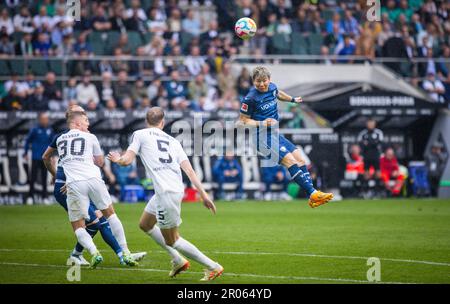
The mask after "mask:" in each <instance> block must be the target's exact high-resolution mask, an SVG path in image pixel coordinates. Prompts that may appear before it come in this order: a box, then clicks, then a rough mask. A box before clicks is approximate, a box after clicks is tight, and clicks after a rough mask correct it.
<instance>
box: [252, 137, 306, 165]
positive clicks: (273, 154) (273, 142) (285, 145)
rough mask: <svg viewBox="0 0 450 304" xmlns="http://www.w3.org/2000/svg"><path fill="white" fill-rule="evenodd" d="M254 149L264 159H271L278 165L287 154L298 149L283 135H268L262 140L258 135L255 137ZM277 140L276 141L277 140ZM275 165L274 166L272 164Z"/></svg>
mask: <svg viewBox="0 0 450 304" xmlns="http://www.w3.org/2000/svg"><path fill="white" fill-rule="evenodd" d="M256 138H257V144H256V149H257V150H258V152H259V153H260V154H262V155H263V156H264V157H265V158H266V159H272V160H274V161H277V163H278V164H279V163H280V162H281V160H282V159H283V158H284V157H285V156H286V155H287V154H289V153H292V152H294V151H295V150H296V149H298V148H297V147H296V146H295V145H294V144H293V143H291V142H290V141H289V140H287V139H286V137H284V136H283V135H281V134H279V133H278V132H277V133H272V134H268V135H267V136H266V137H265V138H266V140H264V138H263V137H262V136H260V133H258V135H257V137H256ZM277 139H278V140H277ZM274 165H275V164H274Z"/></svg>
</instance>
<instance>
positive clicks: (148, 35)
mask: <svg viewBox="0 0 450 304" xmlns="http://www.w3.org/2000/svg"><path fill="white" fill-rule="evenodd" d="M152 38H153V33H151V32H146V33H145V34H143V35H142V42H143V43H144V44H147V43H150V41H152Z"/></svg>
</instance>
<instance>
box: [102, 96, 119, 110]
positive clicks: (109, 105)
mask: <svg viewBox="0 0 450 304" xmlns="http://www.w3.org/2000/svg"><path fill="white" fill-rule="evenodd" d="M116 109H117V103H116V101H115V100H114V98H110V99H108V100H107V101H106V102H105V110H108V111H114V110H116Z"/></svg>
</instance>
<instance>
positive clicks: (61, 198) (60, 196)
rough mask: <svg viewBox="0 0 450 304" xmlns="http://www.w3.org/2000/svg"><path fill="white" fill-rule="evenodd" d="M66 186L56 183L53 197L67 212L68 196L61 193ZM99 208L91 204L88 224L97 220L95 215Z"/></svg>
mask: <svg viewBox="0 0 450 304" xmlns="http://www.w3.org/2000/svg"><path fill="white" fill-rule="evenodd" d="M62 186H64V184H63V183H59V182H56V183H55V188H54V190H53V195H54V196H55V199H56V201H57V202H58V203H59V204H60V205H61V207H63V208H64V210H66V212H67V195H65V194H63V193H61V191H60V190H61V188H62ZM96 210H97V208H96V207H95V205H94V204H93V203H92V202H91V203H90V205H89V220H86V224H90V223H92V222H93V221H95V220H96V219H97V215H96V214H95V211H96Z"/></svg>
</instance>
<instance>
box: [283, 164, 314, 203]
mask: <svg viewBox="0 0 450 304" xmlns="http://www.w3.org/2000/svg"><path fill="white" fill-rule="evenodd" d="M288 170H289V173H290V174H291V178H292V180H294V181H295V182H296V183H297V184H298V185H299V186H300V187H302V189H303V190H305V191H306V193H307V194H308V196H310V195H311V194H313V193H314V191H316V189H314V186H313V183H312V179H311V176H310V175H309V172H308V169H307V168H306V166H305V165H303V166H301V167H299V166H298V165H292V166H291V167H289V169H288Z"/></svg>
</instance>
